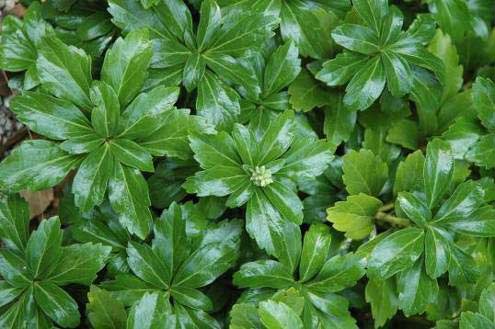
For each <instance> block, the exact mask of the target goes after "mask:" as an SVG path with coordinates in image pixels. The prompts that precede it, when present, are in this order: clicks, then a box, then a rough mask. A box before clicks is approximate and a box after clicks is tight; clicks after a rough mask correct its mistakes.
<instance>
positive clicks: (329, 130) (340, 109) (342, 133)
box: [323, 96, 357, 149]
mask: <svg viewBox="0 0 495 329" xmlns="http://www.w3.org/2000/svg"><path fill="white" fill-rule="evenodd" d="M324 109H325V121H324V123H323V131H324V133H325V135H326V136H327V140H328V141H329V142H330V144H331V145H332V149H335V148H337V146H339V145H340V144H341V143H342V142H347V141H348V140H349V138H350V137H351V134H352V132H353V131H354V128H355V126H356V117H357V116H356V112H354V111H350V110H348V109H347V108H346V107H345V106H344V103H343V100H342V97H341V96H339V97H338V98H337V99H336V103H335V104H330V105H328V106H326V107H325V108H324Z"/></svg>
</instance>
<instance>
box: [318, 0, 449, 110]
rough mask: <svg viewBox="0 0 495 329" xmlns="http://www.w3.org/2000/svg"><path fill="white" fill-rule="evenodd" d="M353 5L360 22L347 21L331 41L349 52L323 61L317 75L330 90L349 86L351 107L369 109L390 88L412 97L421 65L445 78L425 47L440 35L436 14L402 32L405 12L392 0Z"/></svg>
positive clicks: (347, 100)
mask: <svg viewBox="0 0 495 329" xmlns="http://www.w3.org/2000/svg"><path fill="white" fill-rule="evenodd" d="M353 5H354V7H353V8H354V10H355V11H356V12H357V14H358V18H357V19H356V21H357V23H344V24H342V25H339V26H337V27H336V28H335V29H334V30H333V31H332V38H333V39H334V40H335V42H336V43H337V44H339V45H341V46H342V47H344V48H345V49H344V51H343V52H342V53H340V54H338V55H337V56H336V57H335V58H334V59H331V60H329V61H327V62H326V63H324V64H323V67H322V69H321V70H320V71H319V72H318V73H317V75H316V78H317V79H319V80H321V81H323V82H325V83H326V84H327V85H329V86H340V85H344V84H346V83H348V84H347V87H346V94H345V96H344V104H345V105H346V106H348V107H349V108H351V109H355V110H365V109H367V108H368V107H370V106H371V104H373V102H375V100H376V99H378V97H379V96H380V95H381V94H382V91H383V90H384V88H385V85H386V86H387V89H388V91H390V93H391V94H392V95H393V96H396V97H402V96H404V95H406V94H408V93H410V92H411V90H412V89H413V88H414V85H415V83H414V80H415V75H416V74H417V73H416V72H419V73H420V72H421V70H419V69H417V68H419V67H421V68H425V69H426V70H429V71H433V72H434V73H435V74H437V75H438V76H439V79H440V81H443V80H444V77H443V73H444V68H443V64H442V61H441V60H440V59H439V58H437V57H435V56H434V55H433V54H431V53H430V52H428V51H427V50H426V48H425V47H424V46H425V45H426V44H427V43H428V42H429V41H430V39H431V38H432V37H433V35H434V33H435V22H434V20H433V18H432V17H431V16H428V15H419V16H418V18H416V20H415V21H414V22H413V23H412V24H411V25H410V26H409V28H408V29H407V31H402V26H403V16H402V13H401V12H400V10H399V9H398V8H397V7H395V6H391V7H389V5H388V0H357V1H353ZM419 78H420V77H419Z"/></svg>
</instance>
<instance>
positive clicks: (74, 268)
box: [47, 243, 112, 286]
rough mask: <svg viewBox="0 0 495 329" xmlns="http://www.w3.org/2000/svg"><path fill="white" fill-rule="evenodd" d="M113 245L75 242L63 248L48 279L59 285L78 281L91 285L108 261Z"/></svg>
mask: <svg viewBox="0 0 495 329" xmlns="http://www.w3.org/2000/svg"><path fill="white" fill-rule="evenodd" d="M111 250H112V249H111V247H109V246H103V245H101V244H93V243H85V244H73V245H70V246H67V247H63V248H62V256H61V257H60V260H59V262H58V265H57V266H56V267H55V268H54V270H53V271H52V274H51V275H49V276H48V277H47V280H49V281H50V282H53V283H55V284H56V285H58V286H64V285H67V284H70V283H78V284H82V285H86V286H89V285H90V284H91V283H92V282H93V281H94V279H96V273H97V272H99V271H100V270H101V269H102V268H103V267H104V266H105V263H106V260H107V258H108V256H109V254H110V252H111Z"/></svg>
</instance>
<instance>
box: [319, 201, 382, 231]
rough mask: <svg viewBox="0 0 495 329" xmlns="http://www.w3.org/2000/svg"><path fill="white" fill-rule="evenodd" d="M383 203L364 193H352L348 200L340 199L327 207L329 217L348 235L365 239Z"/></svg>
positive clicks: (337, 228) (338, 229)
mask: <svg viewBox="0 0 495 329" xmlns="http://www.w3.org/2000/svg"><path fill="white" fill-rule="evenodd" d="M382 205H383V203H382V202H381V201H380V200H378V199H376V198H374V197H372V196H369V195H366V194H363V193H359V194H357V195H350V196H348V197H347V200H346V201H338V202H336V203H335V205H334V206H333V207H331V208H328V209H327V219H328V220H329V221H330V222H332V224H333V228H335V229H336V230H337V231H340V232H345V236H346V237H348V238H350V239H354V240H360V239H364V238H365V237H367V236H368V235H369V234H370V233H371V231H372V230H373V227H374V220H373V219H374V217H375V214H376V213H377V212H378V209H379V208H380V207H381V206H382Z"/></svg>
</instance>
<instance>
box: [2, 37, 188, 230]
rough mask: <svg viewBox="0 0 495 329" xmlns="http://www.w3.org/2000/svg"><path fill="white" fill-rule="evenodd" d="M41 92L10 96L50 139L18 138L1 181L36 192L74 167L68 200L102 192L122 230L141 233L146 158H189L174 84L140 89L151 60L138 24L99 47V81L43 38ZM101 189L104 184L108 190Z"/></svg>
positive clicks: (85, 204) (74, 56)
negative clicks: (101, 49) (123, 36)
mask: <svg viewBox="0 0 495 329" xmlns="http://www.w3.org/2000/svg"><path fill="white" fill-rule="evenodd" d="M38 51H39V57H38V60H37V70H38V72H39V76H40V79H41V86H42V90H38V91H34V92H26V93H24V94H22V95H21V96H18V97H16V98H15V99H14V100H13V101H12V110H13V111H14V112H15V113H16V115H17V118H18V119H19V120H20V121H21V122H23V123H24V124H26V125H27V126H28V127H29V128H30V129H31V130H32V131H34V132H36V133H37V134H39V135H42V136H44V137H46V138H48V139H50V140H30V141H26V142H24V143H22V144H21V146H19V147H18V148H17V149H15V150H14V152H12V154H11V155H10V156H9V157H8V158H6V159H5V160H4V161H3V162H2V164H1V165H0V186H2V188H3V189H8V190H10V191H13V192H17V191H20V190H24V189H29V190H41V189H46V188H48V187H52V186H54V185H56V184H58V183H59V182H61V181H62V180H63V179H64V178H65V177H66V176H67V174H68V173H69V172H70V171H71V170H72V169H77V172H76V175H75V177H74V180H73V183H72V192H73V193H74V197H75V204H76V205H77V206H78V207H79V208H81V210H82V211H88V210H90V209H91V208H92V207H94V206H95V205H99V204H101V203H102V201H103V200H104V198H105V195H106V192H107V190H108V197H109V199H110V203H111V205H112V208H113V209H114V210H115V211H116V212H117V213H118V214H119V216H120V221H121V223H122V225H123V226H124V227H126V228H127V229H128V230H129V232H131V233H134V234H136V235H137V236H139V237H140V238H145V237H146V235H147V234H148V232H149V230H150V228H151V220H152V215H151V212H150V210H149V208H148V207H149V205H150V199H149V195H148V186H147V184H146V181H145V179H144V177H143V175H142V174H141V171H146V172H152V171H153V161H152V160H153V156H163V155H168V156H175V157H179V158H183V159H184V158H187V157H189V156H190V155H189V153H190V150H189V146H188V144H187V135H188V133H189V130H190V128H191V129H192V127H193V125H195V123H193V122H192V121H191V117H190V116H189V114H188V111H187V110H178V109H175V108H173V104H174V103H175V102H176V100H177V98H178V95H179V90H178V88H176V87H169V88H167V87H156V88H154V89H153V90H151V91H149V92H143V93H140V90H141V88H142V86H143V83H144V80H145V78H146V76H147V68H148V66H149V63H150V60H151V52H152V50H151V43H150V42H149V40H148V33H147V32H146V31H145V30H141V31H136V32H133V33H130V34H129V35H128V36H127V37H126V39H125V40H124V39H118V40H117V41H116V42H115V43H114V44H113V46H112V48H111V49H110V50H109V51H108V52H107V53H106V56H105V60H104V63H103V67H102V71H101V81H93V80H92V77H91V58H90V57H89V56H88V55H86V53H85V52H84V51H82V50H80V49H77V48H74V47H72V46H67V45H65V44H64V43H62V42H61V41H60V40H58V39H56V38H53V37H50V38H45V39H44V40H43V44H42V45H41V46H40V47H39V50H38ZM107 187H108V188H107Z"/></svg>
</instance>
